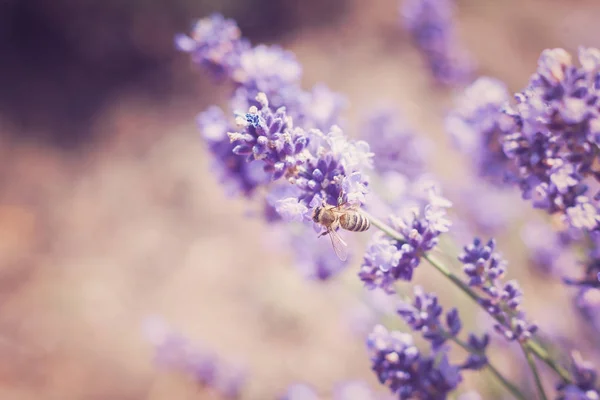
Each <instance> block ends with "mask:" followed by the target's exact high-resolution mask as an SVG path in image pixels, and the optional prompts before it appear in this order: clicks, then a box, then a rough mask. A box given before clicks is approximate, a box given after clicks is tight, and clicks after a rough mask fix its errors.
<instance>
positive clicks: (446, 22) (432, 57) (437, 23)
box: [400, 0, 474, 85]
mask: <svg viewBox="0 0 600 400" xmlns="http://www.w3.org/2000/svg"><path fill="white" fill-rule="evenodd" d="M452 8H453V3H452V1H451V0H406V1H404V2H403V3H402V6H401V8H400V14H401V19H402V21H403V24H404V26H405V27H406V29H407V30H408V32H409V34H410V36H411V38H412V40H413V42H415V44H416V46H417V47H418V48H419V50H420V51H421V53H422V55H423V58H424V59H425V62H426V64H427V66H428V68H429V70H430V72H431V74H432V75H433V77H434V78H435V80H436V81H437V82H438V83H440V84H443V85H456V84H461V83H464V82H466V81H467V80H468V79H469V77H470V76H471V75H472V74H473V69H474V62H473V60H472V59H471V57H470V55H468V53H467V52H466V50H465V49H464V48H463V47H462V45H461V44H459V42H458V38H457V34H456V31H455V29H454V24H453V21H452V13H453V9H452Z"/></svg>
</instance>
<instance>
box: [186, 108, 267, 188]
mask: <svg viewBox="0 0 600 400" xmlns="http://www.w3.org/2000/svg"><path fill="white" fill-rule="evenodd" d="M197 122H198V127H199V129H200V131H201V132H202V134H203V136H204V140H205V142H206V143H207V144H208V148H209V150H210V152H211V153H212V154H213V156H214V159H213V168H214V169H215V170H216V171H218V173H219V178H220V181H221V183H223V184H224V185H226V186H228V187H229V190H228V192H230V193H232V194H233V193H237V192H241V193H242V194H244V195H245V196H251V195H252V194H253V193H254V190H255V189H256V188H257V187H258V186H259V185H260V184H261V183H263V182H266V181H268V177H267V174H266V173H264V172H263V169H262V168H261V166H260V165H259V163H247V162H246V161H245V160H244V159H242V158H241V157H239V156H237V155H236V154H234V153H233V150H234V146H233V145H232V144H231V142H230V141H229V138H228V136H227V132H230V131H231V130H233V128H232V126H231V125H230V124H229V122H228V119H227V118H226V117H225V114H224V113H223V111H222V110H221V109H220V108H219V107H209V108H208V109H207V110H206V111H204V112H202V113H201V114H199V115H198V117H197Z"/></svg>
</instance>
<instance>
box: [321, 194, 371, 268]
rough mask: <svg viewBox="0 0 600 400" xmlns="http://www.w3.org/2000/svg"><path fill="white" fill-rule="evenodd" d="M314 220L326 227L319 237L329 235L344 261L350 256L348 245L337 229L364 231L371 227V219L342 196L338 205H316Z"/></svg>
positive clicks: (339, 256)
mask: <svg viewBox="0 0 600 400" xmlns="http://www.w3.org/2000/svg"><path fill="white" fill-rule="evenodd" d="M312 220H313V221H314V222H315V223H317V224H319V225H321V226H323V227H324V228H325V231H324V232H322V233H321V234H320V235H319V236H318V237H321V236H324V235H329V238H330V239H331V244H332V246H333V250H334V251H335V254H336V255H337V256H338V258H339V259H340V260H342V261H346V259H347V258H348V245H347V244H346V242H344V240H343V239H342V238H341V237H340V235H339V234H338V233H337V230H338V229H339V228H340V227H341V228H343V229H345V230H347V231H352V232H364V231H366V230H367V229H369V228H370V227H371V221H369V219H368V218H367V217H366V216H365V215H363V214H362V213H361V212H360V211H358V209H357V208H356V207H354V206H351V205H349V204H348V203H344V202H342V200H341V196H340V199H338V205H337V206H332V205H329V204H326V203H323V205H322V206H317V207H315V209H314V210H313V213H312Z"/></svg>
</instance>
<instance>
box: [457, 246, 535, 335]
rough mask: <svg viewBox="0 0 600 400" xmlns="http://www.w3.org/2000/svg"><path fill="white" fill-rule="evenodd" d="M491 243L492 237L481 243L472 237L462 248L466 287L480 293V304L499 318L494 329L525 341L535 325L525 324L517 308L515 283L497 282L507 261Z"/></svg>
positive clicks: (519, 291)
mask: <svg viewBox="0 0 600 400" xmlns="http://www.w3.org/2000/svg"><path fill="white" fill-rule="evenodd" d="M495 246H496V243H495V241H494V240H493V239H491V240H489V241H488V242H487V244H485V245H484V244H483V243H482V242H481V241H480V240H479V239H475V240H474V241H473V243H472V244H469V245H467V246H465V247H464V252H463V253H462V254H461V255H460V256H459V257H458V259H459V260H460V261H461V262H462V263H463V264H464V272H465V273H466V274H467V276H468V277H469V279H470V280H469V286H472V287H476V288H478V289H479V290H480V291H481V292H482V294H483V297H481V298H480V302H481V304H482V305H483V307H485V309H486V310H487V311H488V313H489V314H491V315H492V316H494V317H495V318H497V319H498V320H499V322H498V323H496V324H495V325H494V328H495V329H496V331H497V332H499V333H500V334H502V335H503V336H504V337H505V338H506V339H508V340H519V341H526V340H528V339H529V338H530V337H531V335H533V334H534V333H535V331H536V330H537V327H536V326H535V325H532V324H529V323H528V322H527V321H526V319H525V314H524V313H523V312H522V311H521V310H520V305H521V301H522V296H523V294H522V292H521V290H520V288H519V285H518V284H517V282H516V281H509V282H506V283H502V282H501V279H502V277H503V276H504V273H505V271H506V264H507V263H506V261H505V260H504V259H502V257H501V256H500V254H498V253H495V252H494V248H495Z"/></svg>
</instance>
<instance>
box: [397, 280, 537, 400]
mask: <svg viewBox="0 0 600 400" xmlns="http://www.w3.org/2000/svg"><path fill="white" fill-rule="evenodd" d="M397 312H398V314H399V315H400V316H401V317H403V319H404V321H405V322H406V323H407V324H408V326H409V327H410V328H411V329H413V330H414V331H417V332H420V333H421V334H422V336H423V338H424V339H425V340H427V341H428V342H429V343H430V344H431V347H432V349H433V350H434V351H437V350H439V349H441V348H443V347H445V343H446V342H447V341H448V340H451V341H453V342H454V343H456V344H458V345H459V346H460V347H461V348H463V349H464V350H465V351H467V353H468V357H467V359H466V360H465V361H464V362H463V363H462V364H460V368H461V370H468V369H470V370H480V369H482V368H484V367H486V368H487V369H488V370H489V371H490V372H492V374H493V375H494V376H495V377H496V378H497V379H498V380H499V381H500V382H501V383H502V384H503V385H504V386H505V387H506V388H507V389H508V390H509V391H510V392H511V393H512V394H513V396H515V398H517V399H522V400H524V399H525V396H524V395H523V394H522V393H521V392H520V391H519V389H518V388H517V387H516V386H514V385H513V384H512V383H511V382H510V381H509V380H508V379H506V378H505V377H504V376H503V375H502V373H501V372H500V371H499V370H498V369H497V368H496V367H494V366H493V365H492V364H491V363H490V361H489V359H488V358H487V356H486V355H485V351H486V349H487V346H488V345H489V342H490V337H489V335H488V334H487V333H485V334H483V335H481V336H479V337H478V336H477V335H475V334H473V333H469V335H468V339H467V342H464V341H463V340H461V339H460V338H459V334H460V332H461V330H462V323H461V320H460V316H459V313H458V310H457V309H456V308H452V309H450V310H449V311H448V312H446V314H445V315H444V312H443V308H442V306H441V305H440V304H439V302H438V299H437V296H436V295H435V294H433V293H425V292H424V291H423V289H422V288H421V287H420V286H416V287H415V288H414V300H413V302H412V304H408V303H404V304H402V305H401V306H400V307H399V308H398V310H397Z"/></svg>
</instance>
